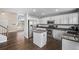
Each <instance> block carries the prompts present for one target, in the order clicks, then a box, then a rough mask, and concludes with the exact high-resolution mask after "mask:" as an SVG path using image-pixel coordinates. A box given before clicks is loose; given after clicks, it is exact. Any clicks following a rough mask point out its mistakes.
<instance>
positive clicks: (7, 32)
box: [0, 25, 8, 36]
mask: <svg viewBox="0 0 79 59" xmlns="http://www.w3.org/2000/svg"><path fill="white" fill-rule="evenodd" d="M0 27H2V28H4V29H6V33H5V32H3V31H2V34H3V35H6V36H7V35H8V26H7V28H6V27H5V26H3V25H0Z"/></svg>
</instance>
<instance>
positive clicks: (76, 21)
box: [72, 13, 78, 24]
mask: <svg viewBox="0 0 79 59" xmlns="http://www.w3.org/2000/svg"><path fill="white" fill-rule="evenodd" d="M72 22H73V24H78V14H77V13H74V14H73V21H72Z"/></svg>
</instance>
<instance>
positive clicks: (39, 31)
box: [33, 30, 46, 33]
mask: <svg viewBox="0 0 79 59" xmlns="http://www.w3.org/2000/svg"><path fill="white" fill-rule="evenodd" d="M33 32H36V33H43V32H46V30H34V31H33Z"/></svg>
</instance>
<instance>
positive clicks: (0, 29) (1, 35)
mask: <svg viewBox="0 0 79 59" xmlns="http://www.w3.org/2000/svg"><path fill="white" fill-rule="evenodd" d="M7 36H8V27H7V28H6V27H5V26H3V25H0V43H3V42H7Z"/></svg>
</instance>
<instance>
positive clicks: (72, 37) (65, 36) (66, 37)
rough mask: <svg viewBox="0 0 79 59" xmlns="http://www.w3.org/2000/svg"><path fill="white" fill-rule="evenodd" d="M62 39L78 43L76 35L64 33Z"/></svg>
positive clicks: (78, 37)
mask: <svg viewBox="0 0 79 59" xmlns="http://www.w3.org/2000/svg"><path fill="white" fill-rule="evenodd" d="M62 38H63V39H66V40H70V41H74V42H79V35H76V34H69V33H64V34H63V36H62Z"/></svg>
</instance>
